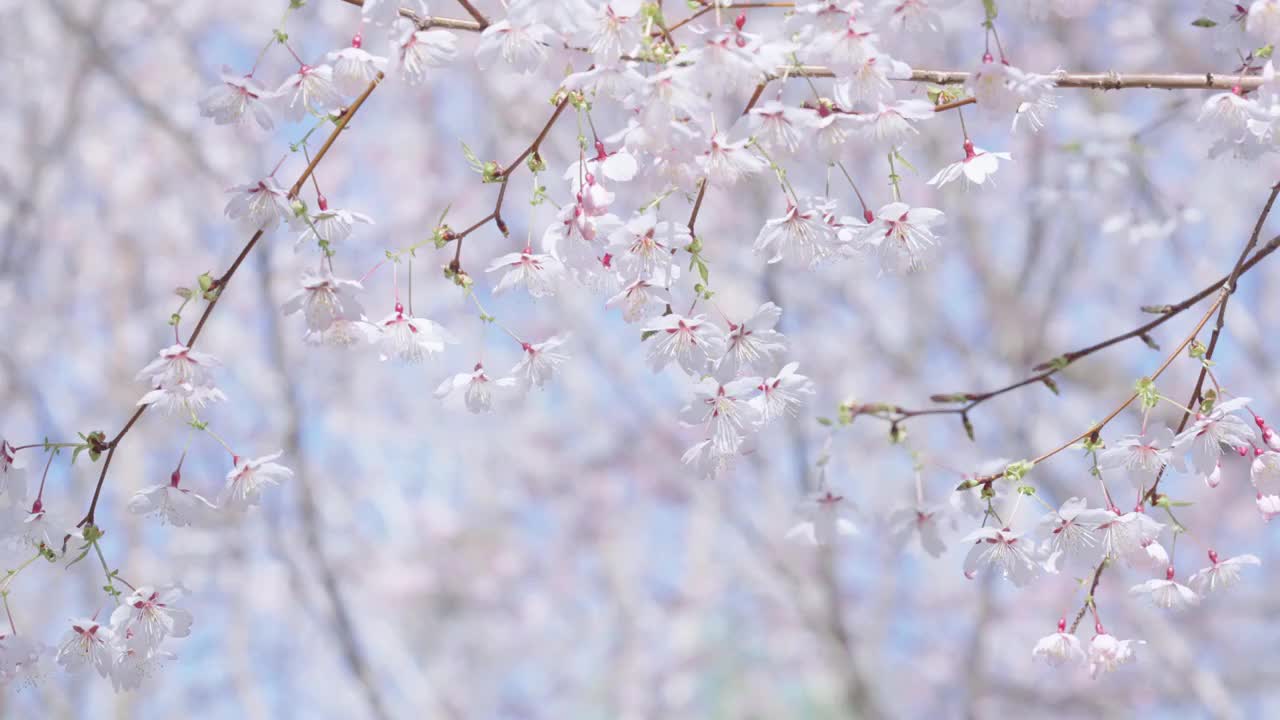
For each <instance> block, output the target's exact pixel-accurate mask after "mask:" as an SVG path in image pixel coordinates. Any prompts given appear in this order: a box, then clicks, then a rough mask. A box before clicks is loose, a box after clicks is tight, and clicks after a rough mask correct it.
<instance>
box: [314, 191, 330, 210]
mask: <svg viewBox="0 0 1280 720" xmlns="http://www.w3.org/2000/svg"><path fill="white" fill-rule="evenodd" d="M316 204H317V205H319V206H320V212H324V211H326V210H328V209H329V198H327V197H325V196H324V195H321V194H320V193H316Z"/></svg>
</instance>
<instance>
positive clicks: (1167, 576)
mask: <svg viewBox="0 0 1280 720" xmlns="http://www.w3.org/2000/svg"><path fill="white" fill-rule="evenodd" d="M1164 579H1165V580H1172V579H1173V566H1172V565H1170V566H1169V567H1167V568H1165V569H1164Z"/></svg>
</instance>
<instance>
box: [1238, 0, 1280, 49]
mask: <svg viewBox="0 0 1280 720" xmlns="http://www.w3.org/2000/svg"><path fill="white" fill-rule="evenodd" d="M1245 30H1247V31H1248V32H1249V34H1251V35H1253V36H1254V37H1256V38H1258V40H1259V41H1260V42H1263V43H1266V44H1271V45H1274V44H1276V43H1280V0H1254V2H1253V4H1252V5H1250V6H1249V14H1248V16H1247V18H1246V19H1245Z"/></svg>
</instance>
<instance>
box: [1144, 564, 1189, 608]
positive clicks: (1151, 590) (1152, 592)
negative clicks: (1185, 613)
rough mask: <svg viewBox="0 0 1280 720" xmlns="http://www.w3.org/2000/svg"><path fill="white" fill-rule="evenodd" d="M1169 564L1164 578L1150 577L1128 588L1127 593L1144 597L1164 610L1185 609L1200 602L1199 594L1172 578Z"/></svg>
mask: <svg viewBox="0 0 1280 720" xmlns="http://www.w3.org/2000/svg"><path fill="white" fill-rule="evenodd" d="M1173 574H1174V573H1173V566H1172V565H1170V566H1169V568H1168V569H1167V571H1166V573H1165V579H1164V580H1157V579H1154V578H1153V579H1151V580H1148V581H1146V582H1144V583H1140V584H1138V585H1134V586H1133V587H1131V588H1129V594H1130V595H1135V596H1139V597H1145V598H1147V599H1148V600H1150V601H1151V604H1152V605H1155V606H1156V607H1158V608H1164V609H1166V610H1185V609H1187V608H1189V607H1192V606H1194V605H1199V604H1200V596H1199V595H1197V594H1196V592H1195V591H1194V590H1192V589H1191V588H1189V587H1187V586H1186V585H1182V584H1180V583H1178V582H1176V581H1174V579H1173Z"/></svg>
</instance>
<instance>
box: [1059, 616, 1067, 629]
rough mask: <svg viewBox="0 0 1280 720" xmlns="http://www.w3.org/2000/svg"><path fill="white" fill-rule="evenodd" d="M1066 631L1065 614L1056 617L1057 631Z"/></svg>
mask: <svg viewBox="0 0 1280 720" xmlns="http://www.w3.org/2000/svg"><path fill="white" fill-rule="evenodd" d="M1066 631H1067V618H1066V617H1065V616H1064V617H1060V618H1058V632H1066Z"/></svg>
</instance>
